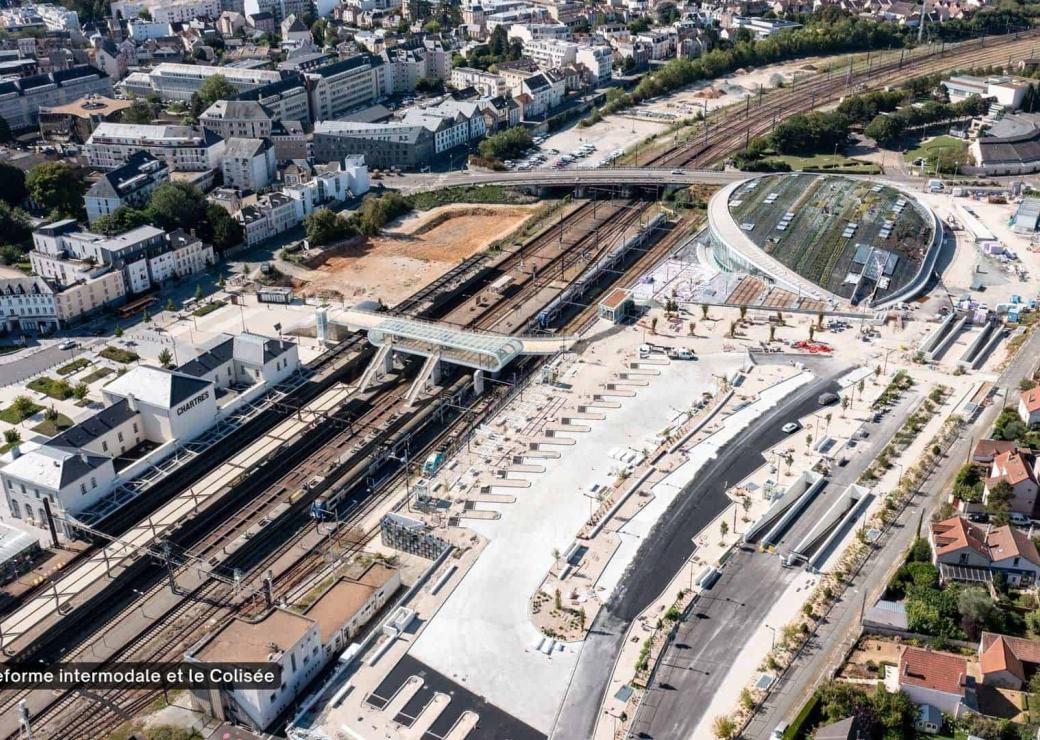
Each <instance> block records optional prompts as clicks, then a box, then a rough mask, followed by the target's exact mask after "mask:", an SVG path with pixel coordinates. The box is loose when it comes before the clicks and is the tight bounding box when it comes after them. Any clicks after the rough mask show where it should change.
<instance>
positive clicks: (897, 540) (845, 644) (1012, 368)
mask: <svg viewBox="0 0 1040 740" xmlns="http://www.w3.org/2000/svg"><path fill="white" fill-rule="evenodd" d="M1038 356H1040V332H1038V333H1034V335H1033V336H1032V337H1030V339H1029V341H1028V342H1026V344H1025V345H1024V346H1023V347H1022V348H1021V350H1020V351H1019V352H1018V354H1017V355H1016V356H1015V359H1014V360H1013V361H1012V362H1011V363H1010V364H1009V366H1008V368H1007V369H1006V370H1005V371H1004V372H1003V373H1002V374H1001V376H1000V378H999V379H998V381H997V383H996V385H997V388H998V395H997V396H996V397H995V398H994V401H993V404H992V405H991V406H989V407H988V408H986V409H985V410H984V411H983V412H982V414H981V415H980V417H979V419H978V420H976V422H975V424H974V425H973V427H972V428H970V429H966V430H964V432H963V433H962V435H961V438H960V440H959V441H958V442H957V443H955V444H954V445H953V446H952V447H951V449H950V450H949V451H948V452H947V455H946V458H945V459H944V461H943V462H942V464H941V465H940V466H939V467H938V468H937V469H936V470H935V471H934V472H933V473H932V475H931V476H929V478H928V480H927V481H925V483H924V484H923V485H922V488H921V492H920V493H919V494H918V496H917V497H916V498H915V500H914V501H913V503H911V504H910V506H908V507H907V508H906V510H904V512H903V513H902V515H901V516H900V518H899V519H898V521H897V522H896V526H895V527H893V528H892V529H890V530H889V535H888V536H887V538H886V539H885V540H884V541H883V542H882V543H881V546H880V547H879V548H878V549H876V550H874V552H873V553H872V555H871V559H870V561H868V562H867V564H866V566H864V567H863V569H862V570H861V571H860V573H859V575H858V576H857V577H856V578H855V579H854V580H853V581H852V587H851V588H850V590H849V591H847V592H846V593H845V595H844V596H843V597H842V599H841V600H840V601H839V602H838V604H837V605H836V606H835V608H834V609H832V611H831V612H830V614H828V616H827V620H826V623H825V624H824V625H823V627H821V629H820V630H819V631H818V632H817V634H816V636H815V637H814V638H813V639H812V640H811V642H810V644H809V646H808V650H807V651H806V652H805V653H804V654H803V656H802V657H801V658H800V659H799V660H798V661H796V662H795V663H794V665H793V666H792V667H791V669H789V670H788V672H787V673H786V674H784V676H783V677H782V678H781V680H780V682H779V683H778V684H777V686H776V687H775V688H774V690H773V692H772V693H771V694H770V696H769V698H768V701H767V702H766V704H765V705H764V706H763V707H761V708H760V709H759V711H758V713H757V714H756V715H755V718H754V719H753V720H752V722H751V724H750V725H749V726H748V728H747V729H746V730H745V732H744V735H743V736H744V737H746V738H762V739H763V740H764V739H765V738H767V737H769V734H770V732H771V731H772V729H773V728H774V727H776V725H777V724H779V723H780V722H781V721H783V720H788V721H789V720H790V719H791V718H792V717H794V715H795V714H796V713H797V712H798V710H799V709H800V708H801V706H802V705H803V704H804V703H805V701H806V700H807V699H808V698H809V695H810V694H811V692H812V691H813V690H814V689H815V688H816V686H817V685H818V684H819V683H820V682H821V681H823V680H825V679H826V678H828V677H829V676H830V675H831V673H832V671H833V670H834V669H835V668H836V667H837V665H838V662H839V661H840V660H841V657H842V656H843V655H844V653H845V651H846V650H848V648H849V647H850V646H851V645H852V644H853V643H854V642H855V640H856V638H857V636H858V634H859V628H860V624H859V617H860V608H861V605H862V604H863V603H864V602H865V603H868V604H869V603H872V602H873V601H874V599H876V598H878V597H879V596H880V594H881V591H882V589H883V588H884V586H885V584H886V583H887V582H888V580H889V578H890V576H891V574H892V571H893V570H894V568H895V566H896V564H897V561H898V556H899V555H900V553H902V552H904V551H905V550H906V548H907V547H909V545H910V542H911V540H912V539H913V537H914V536H915V534H916V531H917V522H918V521H919V520H922V519H923V520H924V521H928V518H929V517H930V515H931V512H932V511H933V510H934V509H935V508H936V507H937V506H938V504H939V502H940V498H941V497H940V496H939V494H940V493H941V492H942V491H944V490H946V489H947V487H948V486H949V484H950V481H951V480H952V479H953V476H954V475H955V474H956V472H957V470H958V469H959V468H960V466H961V464H962V463H963V461H964V460H965V458H966V456H967V454H968V452H969V449H970V446H971V444H972V440H974V439H979V438H980V437H981V436H982V435H984V434H985V433H986V432H987V431H988V430H989V428H990V427H991V425H992V423H993V421H994V419H995V418H996V416H997V414H999V413H1000V409H1001V406H1002V404H1003V400H1004V399H1003V395H1001V394H1004V393H1008V392H1010V394H1011V396H1010V398H1009V404H1012V403H1014V399H1015V397H1016V395H1017V387H1018V381H1019V380H1020V379H1021V378H1023V377H1026V376H1028V375H1029V374H1030V373H1031V371H1032V370H1033V368H1034V367H1035V366H1036V364H1037V357H1038Z"/></svg>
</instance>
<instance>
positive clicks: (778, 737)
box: [769, 722, 787, 740]
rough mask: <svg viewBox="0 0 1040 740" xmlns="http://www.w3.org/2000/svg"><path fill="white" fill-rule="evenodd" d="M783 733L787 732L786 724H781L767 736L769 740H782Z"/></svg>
mask: <svg viewBox="0 0 1040 740" xmlns="http://www.w3.org/2000/svg"><path fill="white" fill-rule="evenodd" d="M785 732H787V723H786V722H781V723H780V724H778V725H777V726H776V727H775V728H774V729H773V733H772V734H771V735H770V736H769V740H783V738H784V733H785Z"/></svg>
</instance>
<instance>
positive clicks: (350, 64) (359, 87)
mask: <svg viewBox="0 0 1040 740" xmlns="http://www.w3.org/2000/svg"><path fill="white" fill-rule="evenodd" d="M307 80H308V82H309V83H310V85H309V86H310V105H311V118H312V120H315V121H325V120H331V119H335V118H338V117H339V116H341V115H343V114H344V113H346V112H347V111H349V110H351V109H352V108H358V107H360V106H363V105H367V104H369V103H372V102H374V101H375V100H376V99H378V98H380V97H382V96H383V95H386V94H387V92H388V86H387V68H386V65H384V64H383V60H382V59H381V58H380V57H378V56H375V55H373V54H358V55H356V56H353V57H350V58H349V59H344V60H343V61H340V62H335V63H334V64H329V65H327V66H325V67H319V68H318V69H316V70H314V71H313V72H308V73H307Z"/></svg>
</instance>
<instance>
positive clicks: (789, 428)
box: [780, 421, 802, 434]
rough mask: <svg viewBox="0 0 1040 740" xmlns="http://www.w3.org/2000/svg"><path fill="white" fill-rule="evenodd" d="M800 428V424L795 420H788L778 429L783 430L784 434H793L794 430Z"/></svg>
mask: <svg viewBox="0 0 1040 740" xmlns="http://www.w3.org/2000/svg"><path fill="white" fill-rule="evenodd" d="M801 428H802V425H801V424H799V423H798V422H797V421H789V422H787V423H786V424H784V425H783V426H782V427H780V431H781V432H783V433H784V434H794V433H795V432H797V431H798V430H799V429H801Z"/></svg>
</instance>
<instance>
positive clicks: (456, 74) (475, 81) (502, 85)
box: [451, 67, 509, 98]
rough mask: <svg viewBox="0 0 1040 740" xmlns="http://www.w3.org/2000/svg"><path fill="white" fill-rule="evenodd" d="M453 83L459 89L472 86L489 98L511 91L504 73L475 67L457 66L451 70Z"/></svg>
mask: <svg viewBox="0 0 1040 740" xmlns="http://www.w3.org/2000/svg"><path fill="white" fill-rule="evenodd" d="M451 85H452V87H454V88H457V89H459V90H462V89H464V88H467V87H472V88H474V89H476V90H477V91H478V92H479V93H480V94H481V95H483V96H486V97H489V98H494V97H497V96H499V95H505V94H506V93H507V92H508V91H509V86H508V85H507V84H506V80H505V78H504V77H502V75H498V74H495V73H494V72H485V71H484V70H482V69H475V68H473V67H455V68H454V69H453V70H452V71H451Z"/></svg>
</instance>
